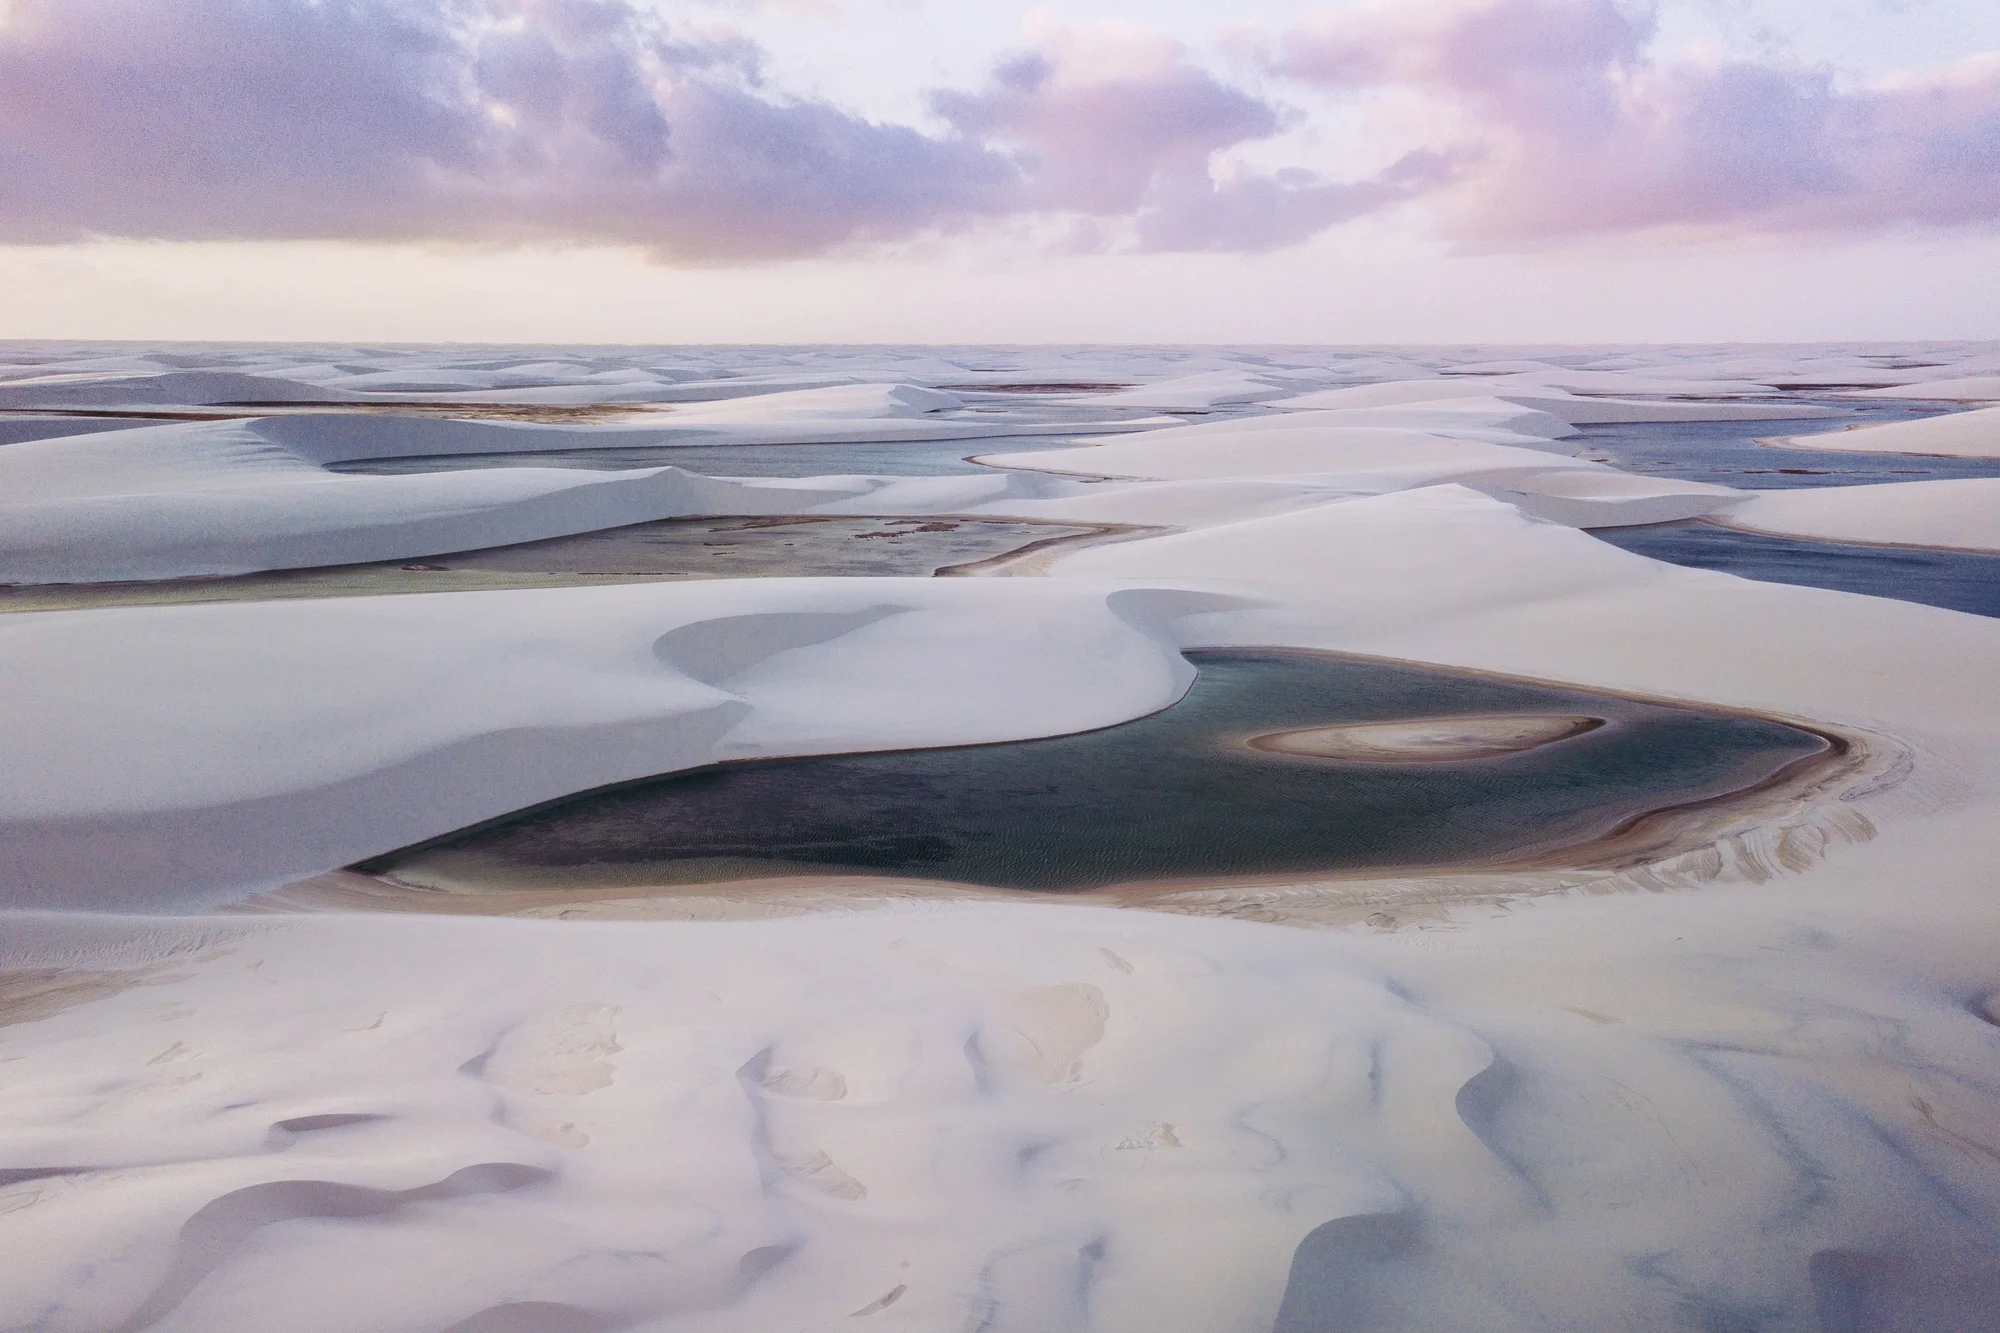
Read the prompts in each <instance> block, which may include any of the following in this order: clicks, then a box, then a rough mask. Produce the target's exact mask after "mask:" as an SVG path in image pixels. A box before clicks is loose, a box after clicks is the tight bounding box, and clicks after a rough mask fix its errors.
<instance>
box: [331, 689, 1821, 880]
mask: <svg viewBox="0 0 2000 1333" xmlns="http://www.w3.org/2000/svg"><path fill="white" fill-rule="evenodd" d="M1189 658H1190V660H1191V661H1193V662H1194V663H1195V664H1196V665H1197V667H1198V668H1199V675H1198V678H1197V679H1196V681H1195V684H1194V686H1193V688H1192V689H1191V690H1190V691H1189V693H1188V695H1187V696H1186V697H1185V698H1184V699H1183V700H1182V701H1181V702H1180V703H1178V704H1175V705H1174V706H1173V707H1170V708H1168V709H1166V710H1164V711H1162V712H1159V713H1155V714H1153V715H1152V716H1150V717H1145V718H1141V719H1139V720H1137V721H1134V722H1129V723H1126V724H1124V725H1122V726H1116V727H1108V728H1105V729H1103V730H1101V731H1093V732H1087V733H1082V734H1079V735H1074V736H1062V737H1055V738H1051V739H1046V740H1035V741H1023V742H1017V743H1011V744H1001V745H983V746H966V747H957V748H949V749H935V750H903V751H892V752H885V753H877V754H857V755H836V756H829V757H820V758H807V759H793V760H772V761H759V762H752V763H737V764H725V765H719V766H716V767H711V768H706V769H701V770H697V771H693V772H688V773H680V774H675V775H672V776H669V777H663V778H659V779H654V780H649V781H645V782H639V783H631V784H626V785H623V786H619V787H614V788H608V789H604V790H600V791H595V792H589V793H585V794H583V795H580V796H576V797H572V798H569V799H567V800H563V801H559V802H555V803H553V804H550V805H545V806H541V807H538V808H536V809H533V810H529V811H525V812H522V813H520V814H517V815H513V816H510V817H507V818H505V819H501V820H496V821H493V822H490V823H487V824H483V825H480V826H478V827H476V828H472V829H468V830H465V831H463V832H460V833H456V834H453V835H450V836H448V837H445V838H441V839H438V840H436V841H433V842H430V843H427V844H424V845H422V846H419V847H415V848H411V849H408V850H405V851H402V852H397V853H393V854H391V855H388V856H384V857H381V858H378V859H376V860H374V861H371V862H368V863H365V864H364V865H362V866H360V867H357V868H358V869H360V870H362V871H364V872H367V873H372V874H378V875H383V876H385V877H387V878H390V879H392V880H395V881H397V882H400V883H405V884H412V885H418V886H426V887H434V888H447V889H463V890H483V889H507V888H518V889H542V890H546V889H560V888H579V889H582V888H598V887H604V886H611V885H648V884H660V885H666V884H688V883H701V882H713V881H724V880H732V879H746V878H758V877H764V876H772V875H800V874H814V875H826V874H863V875H890V876H906V877H918V878H924V879H938V880H949V881H955V882H960V883H969V884H982V885H993V886H1000V887H1009V888H1019V889H1042V890H1064V889H1086V888H1093V887H1098V886H1104V885H1111V884H1117V883H1123V882H1132V881H1144V880H1154V879H1168V878H1189V877H1203V876H1208V877H1227V876H1246V875H1263V874H1278V873H1315V872H1341V871H1358V870H1365V869H1372V868H1377V867H1384V868H1386V867H1396V866H1404V867H1408V866H1431V865H1448V864H1452V865H1457V864H1495V863H1502V862H1506V861H1508V860H1510V859H1518V858H1521V857H1525V856H1529V855H1532V854H1535V853H1539V852H1544V851H1548V850H1550V849H1553V848H1558V847H1563V846H1568V845H1572V844H1576V843H1581V842H1586V841H1588V840H1591V839H1595V838H1598V837H1601V836H1603V835H1606V834H1608V833H1611V832H1613V831H1614V830H1617V829H1619V828H1620V827H1621V826H1623V825H1626V824H1628V823H1629V822H1631V821H1633V820H1634V819H1636V818H1637V817H1639V816H1642V815H1644V814H1646V813H1648V812H1653V811H1659V810H1663V809H1668V808H1672V807H1676V806H1681V805H1685V804H1689V803H1694V802H1701V801H1707V800H1710V799H1713V798H1716V797H1718V796H1722V795H1725V794H1727V793H1731V792H1737V791H1741V790H1744V789H1746V788H1751V787H1754V786H1756V785H1758V784H1760V783H1763V782H1765V781H1766V780H1768V779H1770V778H1772V777H1773V775H1775V774H1777V773H1779V772H1780V771H1781V770H1784V769H1786V768H1788V766H1790V765H1794V764H1797V763H1800V762H1802V761H1807V760H1810V759H1811V758H1812V757H1813V756H1817V755H1823V754H1827V753H1829V752H1830V749H1831V747H1830V744H1829V741H1828V740H1827V739H1826V738H1825V737H1822V736H1820V735H1818V734H1815V733H1812V732H1808V731H1804V730H1800V729H1798V728H1794V727H1790V726H1785V725H1782V724H1780V723H1777V722H1773V721H1769V720H1765V719H1761V718H1752V717H1742V716H1735V715H1731V714H1726V713H1720V712H1709V711H1702V710H1696V709H1690V708H1680V707H1673V706H1669V705H1664V704H1657V703H1650V702H1643V701H1638V700H1632V699H1624V698H1618V697H1613V696H1607V695H1602V694H1595V693H1587V692H1583V691H1577V690H1567V689H1560V688H1556V687H1552V686H1544V685H1538V684H1532V683H1527V682H1521V681H1512V680H1500V679H1492V678H1486V677H1480V676H1473V675H1467V674H1462V673H1457V672H1451V671H1444V670H1439V669H1434V668H1427V667H1418V666H1412V665H1408V664H1403V663H1390V662H1381V661H1373V660H1365V659H1353V658H1342V657H1336V656H1331V655H1325V654H1314V653H1296V652H1278V651H1263V650H1259V651H1243V650H1234V651H1227V652H1201V653H1191V654H1189ZM1529 717H1542V718H1548V719H1552V720H1555V721H1557V722H1558V723H1561V721H1562V720H1563V719H1568V720H1570V721H1571V722H1572V723H1574V724H1575V725H1570V726H1561V725H1559V726H1558V727H1557V728H1556V730H1557V732H1558V733H1559V734H1560V736H1561V738H1560V739H1555V740H1553V741H1552V742H1550V743H1546V744H1540V745H1537V746H1534V747H1533V748H1526V749H1521V750H1517V751H1515V752H1512V753H1506V754H1498V755H1493V756H1491V757H1484V758H1444V759H1438V758H1435V757H1434V756H1433V757H1429V758H1426V759H1424V760H1423V761H1418V762H1412V761H1409V760H1408V759H1407V757H1406V758H1405V759H1402V760H1394V761H1391V760H1382V759H1373V760H1371V759H1354V758H1325V757H1320V756H1318V755H1309V754H1299V753H1281V752H1274V751H1272V750H1268V749H1259V748H1257V747H1256V746H1253V745H1252V744H1250V743H1249V742H1250V741H1251V740H1252V739H1253V738H1258V737H1269V736H1271V735H1272V734H1273V733H1287V732H1293V731H1296V730H1297V729H1304V728H1314V729H1317V728H1346V729H1350V730H1353V729H1356V728H1357V727H1358V728H1359V730H1360V731H1361V732H1364V733H1365V732H1366V731H1367V730H1368V728H1366V727H1365V726H1360V724H1371V723H1387V722H1393V721H1404V720H1427V721H1428V722H1430V723H1432V724H1437V723H1439V722H1440V720H1442V719H1464V718H1480V719H1487V720H1492V719H1496V718H1497V719H1504V720H1508V721H1512V722H1514V723H1516V724H1520V723H1522V721H1523V719H1524V718H1529ZM1593 719H1594V720H1600V721H1599V722H1598V723H1597V724H1596V725H1594V726H1593V725H1591V722H1590V721H1589V720H1593ZM1444 729H1446V730H1448V729H1449V728H1444ZM1377 730H1380V729H1379V728H1377Z"/></svg>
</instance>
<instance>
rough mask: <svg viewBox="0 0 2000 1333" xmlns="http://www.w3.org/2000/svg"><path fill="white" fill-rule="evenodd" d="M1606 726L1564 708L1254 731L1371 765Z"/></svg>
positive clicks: (1506, 750)
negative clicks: (1559, 710) (1564, 711)
mask: <svg viewBox="0 0 2000 1333" xmlns="http://www.w3.org/2000/svg"><path fill="white" fill-rule="evenodd" d="M1603 725H1604V719H1603V718H1601V717H1585V716H1581V715H1577V714H1563V713H1553V714H1552V713H1506V714H1493V715H1488V716H1476V717H1424V718H1412V719H1410V720H1408V721H1400V722H1357V723H1345V724H1342V725H1340V726H1333V727H1299V728H1297V729H1295V730H1291V731H1272V732H1266V733H1265V734H1264V735H1261V736H1252V737H1251V738H1250V740H1249V744H1250V746H1251V748H1252V749H1257V750H1268V751H1271V752H1272V753H1275V754H1299V755H1310V756H1312V757H1313V758H1315V759H1351V760H1356V761H1359V762H1362V763H1370V764H1437V763H1445V762H1448V761H1451V760H1462V759H1491V758H1495V757H1496V756H1499V755H1503V754H1518V753H1520V752H1521V751H1523V750H1532V749H1535V748H1536V747H1537V746H1542V745H1549V744H1552V743H1554V742H1556V741H1561V740H1568V739H1569V738H1570V737H1571V736H1581V735H1582V734H1583V733H1584V732H1586V731H1595V730H1596V729H1597V728H1599V727H1601V726H1603Z"/></svg>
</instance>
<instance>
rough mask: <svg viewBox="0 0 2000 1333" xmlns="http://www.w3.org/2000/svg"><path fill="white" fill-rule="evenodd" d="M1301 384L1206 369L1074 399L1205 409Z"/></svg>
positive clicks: (1097, 403)
mask: <svg viewBox="0 0 2000 1333" xmlns="http://www.w3.org/2000/svg"><path fill="white" fill-rule="evenodd" d="M1305 382H1310V380H1307V381H1305ZM1321 382H1322V383H1323V382H1324V380H1321ZM1300 383H1301V379H1300V377H1297V376H1285V375H1278V374H1272V373H1268V372H1266V373H1257V372H1254V371H1246V370H1209V371H1203V372H1201V373H1199V374H1194V375H1183V376H1180V377H1179V378H1176V379H1170V380H1156V381H1154V382H1153V383H1151V384H1142V385H1139V386H1137V387H1135V388H1131V389H1120V390H1117V391H1114V392H1111V393H1099V394H1091V395H1088V396H1086V397H1083V398H1081V399H1078V400H1077V401H1079V402H1084V403H1089V404H1092V405H1094V406H1098V407H1144V408H1151V409H1153V410H1155V411H1169V412H1172V411H1181V412H1187V411H1206V410H1207V409H1209V408H1215V407H1225V406H1229V405H1232V404H1242V403H1261V402H1264V401H1266V400H1267V399H1272V398H1282V397H1284V396H1285V395H1287V394H1291V393H1295V392H1297V389H1298V386H1299V384H1300Z"/></svg>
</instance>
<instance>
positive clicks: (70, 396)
mask: <svg viewBox="0 0 2000 1333" xmlns="http://www.w3.org/2000/svg"><path fill="white" fill-rule="evenodd" d="M353 399H354V396H353V395H351V394H348V393H345V392H343V391H341V390H338V389H328V388H322V387H320V386H317V385H308V384H301V383H299V382H298V381H297V380H289V379H277V378H273V377H271V376H266V375H242V374H238V373H236V372H234V371H225V370H174V371H168V372H166V373H164V374H159V375H121V376H108V377H70V376H63V377H52V378H48V379H41V380H14V381H11V382H8V383H4V384H0V408H37V407H42V408H93V407H95V408H118V407H123V408H145V407H200V406H208V405H213V404H224V403H299V402H341V401H353Z"/></svg>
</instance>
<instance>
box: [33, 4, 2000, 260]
mask: <svg viewBox="0 0 2000 1333" xmlns="http://www.w3.org/2000/svg"><path fill="white" fill-rule="evenodd" d="M1652 36H1653V30H1652V25H1651V22H1650V19H1649V18H1648V17H1647V16H1646V15H1645V14H1644V13H1639V12H1635V11H1631V10H1628V9H1626V8H1623V7H1621V6H1620V5H1619V4H1618V3H1615V2H1614V0H1490V2H1487V3H1478V2H1477V0H1474V3H1472V4H1471V5H1470V7H1459V8H1456V9H1450V10H1445V11H1442V12H1441V11H1440V10H1439V9H1438V8H1437V7H1433V6H1419V7H1411V6H1401V7H1397V8H1395V9H1390V10H1384V11H1381V12H1379V13H1378V14H1376V15H1375V16H1374V17H1369V16H1368V15H1365V14H1364V15H1360V16H1357V15H1356V14H1355V13H1354V11H1351V10H1349V11H1343V12H1341V13H1340V14H1337V15H1335V16H1333V17H1331V18H1329V19H1327V20H1326V21H1324V22H1321V23H1317V24H1309V25H1304V26H1301V27H1299V28H1297V29H1295V30H1294V31H1292V32H1290V33H1288V34H1286V35H1285V36H1284V37H1283V38H1282V40H1281V41H1280V42H1279V44H1278V46H1277V47H1276V48H1275V53H1274V55H1273V56H1272V59H1271V61H1270V65H1271V69H1272V70H1273V71H1274V72H1276V73H1278V74H1281V75H1283V76H1286V77H1290V78H1293V79H1296V80H1299V81H1302V82H1304V83H1307V84H1311V85H1315V86H1317V87H1319V88H1321V89H1327V90H1332V91H1333V92H1335V93H1336V94H1342V93H1346V92H1350V91H1354V90H1364V89H1373V88H1382V87H1390V86H1399V87H1404V88H1411V89H1417V90H1419V91H1420V93H1421V94H1422V95H1423V96H1424V97H1426V98H1428V99H1430V101H1431V103H1432V104H1437V103H1442V104H1443V105H1445V106H1447V107H1449V108H1451V109H1452V112H1453V115H1452V117H1451V118H1452V120H1453V122H1454V123H1455V124H1456V125H1457V126H1458V127H1459V128H1458V129H1457V130H1456V131H1454V132H1451V133H1445V134H1438V133H1435V132H1432V131H1431V130H1430V129H1425V130H1423V131H1422V132H1416V131H1413V132H1411V133H1410V135H1409V137H1408V141H1407V142H1406V143H1405V144H1404V147H1405V148H1406V149H1407V151H1406V152H1404V153H1403V155H1402V156H1401V157H1400V158H1399V159H1398V160H1397V161H1396V162H1395V163H1394V165H1392V166H1391V167H1389V168H1388V169H1386V170H1384V171H1382V172H1379V173H1377V174H1375V175H1373V176H1370V177H1366V178H1364V179H1359V180H1339V179H1330V178H1328V177H1326V176H1324V175H1322V174H1319V173H1317V172H1315V171H1310V170H1306V169H1304V168H1299V167H1294V168H1286V169H1279V170H1264V169H1253V168H1251V167H1249V166H1247V165H1245V164H1244V162H1243V161H1242V160H1241V159H1240V158H1239V157H1238V156H1237V155H1236V152H1235V150H1237V149H1238V148H1240V147H1241V146H1242V145H1245V144H1249V143H1254V142H1256V141H1259V140H1264V139H1268V138H1270V137H1272V136H1274V135H1277V134H1279V133H1281V132H1283V131H1284V130H1285V129H1286V128H1287V127H1288V125H1289V124H1290V122H1291V116H1292V113H1290V112H1288V111H1287V110H1285V109H1284V108H1283V107H1281V106H1279V105H1277V104H1275V103H1273V102H1272V101H1270V100H1269V99H1268V98H1266V97H1263V96H1259V95H1256V94H1253V93H1251V92H1248V91H1245V90H1244V89H1242V88H1240V87H1236V86H1232V85H1231V84H1229V83H1226V82H1224V81H1222V80H1221V79H1219V78H1217V77H1216V76H1215V75H1214V74H1212V73H1211V72H1209V71H1208V70H1206V69H1203V68H1202V67H1201V66H1199V65H1197V64H1196V63H1194V62H1193V61H1192V60H1190V59H1189V57H1188V55H1187V53H1186V52H1185V51H1183V50H1182V49H1181V48H1180V47H1178V46H1177V45H1175V44H1173V43H1172V42H1169V41H1167V40H1166V39H1164V38H1161V37H1158V36H1155V35H1151V34H1148V33H1145V32H1142V31H1138V30H1135V29H1130V28H1117V27H1104V28H1095V29H1062V28H1053V29H1051V30H1050V31H1049V32H1048V33H1047V34H1045V35H1044V38H1043V40H1042V41H1041V42H1040V43H1039V45H1038V47H1037V49H1035V50H1034V51H1031V52H1029V53H1027V54H1025V55H1021V56H1017V57H1015V58H1013V59H1010V60H1007V61H1005V62H1003V63H1001V64H1000V65H999V66H998V67H997V68H996V69H995V70H994V72H993V74H992V75H991V77H990V78H989V79H988V80H987V81H986V82H985V83H984V84H983V85H981V86H979V87H977V88H972V89H957V90H946V91H939V92H936V93H934V94H932V99H931V108H932V110H933V112H934V113H935V114H936V116H937V118H938V122H939V124H940V126H941V128H940V129H939V130H937V131H936V132H925V131H922V130H919V129H917V128H913V127H911V126H906V125H895V124H882V123H878V122H874V121H870V120H867V119H865V118H863V117H860V116H857V115H855V114H853V113H851V112H849V111H846V110H843V109H842V108H840V107H838V106H835V105H833V104H831V103H829V102H826V101H824V100H818V99H813V98H798V97H789V96H786V95H784V94H783V92H782V91H780V90H777V89H775V88H773V87H772V86H771V85H770V83H769V81H768V80H767V79H766V77H765V75H764V73H763V70H762V67H761V53H760V52H759V51H758V50H757V49H756V48H755V47H754V46H752V45H750V44H749V43H748V42H746V41H744V40H743V39H741V38H733V37H728V36H716V35H713V34H712V33H710V32H708V31H706V30H703V31H700V32H690V31H686V30H682V29H680V28H677V27H675V26H673V25H672V24H670V23H668V22H667V21H665V20H664V19H662V18H660V17H659V16H658V15H656V14H653V13H651V12H650V11H645V10H641V9H640V8H638V7H637V6H636V5H635V4H633V3H631V0H170V2H169V0H136V2H135V0H14V3H13V5H12V8H11V18H10V19H9V20H8V21H7V22H6V23H4V24H0V242H6V241H12V242H61V241H70V240H76V239H82V238H87V237H92V236H118V237H148V238H160V239H170V240H230V239H313V238H336V239H357V240H446V241H468V242H500V243H510V242H522V241H535V240H550V241H578V242H587V243H620V244H634V245H639V246H643V247H646V248H647V249H649V250H651V251H652V252H654V253H655V254H658V255H660V256H662V257H666V258H671V259H676V260H681V261H693V262H737V261H752V260H762V259H775V258H786V257H794V256H804V255H814V254H822V253H826V252H829V251H834V250H839V249H842V248H844V247H854V246H866V245H871V244H879V243H884V242H893V241H896V240H899V239H904V238H909V237H913V236H919V235H923V234H928V233H939V232H951V231H957V230H963V229H967V228H971V227H976V226H979V225H982V224H986V223H991V222H995V221H1006V220H1010V219H1019V218H1043V219H1047V218H1054V219H1057V220H1058V221H1061V220H1064V219H1067V220H1069V221H1070V222H1072V223H1073V224H1074V225H1071V226H1069V227H1067V229H1066V231H1067V234H1068V235H1069V236H1071V237H1072V238H1075V240H1076V242H1077V243H1083V244H1088V245H1091V246H1093V247H1097V248H1107V247H1118V248H1139V249H1147V250H1242V251H1253V250H1264V249H1270V248H1275V247H1279V246H1283V245H1288V244H1292V243H1295V242H1297V241H1300V240H1302V239H1304V238H1306V237H1309V236H1312V235H1314V234H1316V233H1318V232H1320V231H1322V230H1324V229H1326V228H1327V227H1330V226H1333V225H1336V224H1338V223H1340V222H1342V221H1345V220H1347V219H1350V218H1354V217H1358V216H1362V215H1365V214H1369V213H1373V212H1376V211H1379V210H1381V209H1384V208H1387V207H1390V206H1392V205H1395V204H1397V203H1399V202H1402V201H1405V200H1410V199H1416V198H1423V197H1431V198H1434V199H1436V200H1437V201H1439V203H1440V206H1441V207H1442V208H1443V209H1444V211H1445V216H1446V219H1447V224H1448V225H1449V226H1451V227H1454V228H1455V229H1456V230H1457V231H1458V232H1459V234H1461V235H1464V236H1467V237H1470V238H1473V239H1475V240H1478V241H1480V242H1482V243H1486V244H1496V245H1506V244H1537V243H1541V242H1543V241H1545V240H1547V239H1549V238H1554V237H1561V236H1565V235H1573V234H1578V233H1589V232H1604V231H1617V230H1628V229H1634V228H1644V227H1652V226H1659V225H1666V224H1690V225H1697V226H1717V227H1730V228H1735V229H1739V230H1740V229H1745V228H1767V229H1781V228H1793V229H1797V228H1816V227H1817V228H1827V227H1842V226H1850V227H1868V226H1880V225H1885V224H1897V223H1910V222H1915V223H1945V224H1950V223H1959V222H1964V221H1968V220H1972V219H1978V218H1987V217H1990V216H1991V215H1992V212H1993V203H1994V183H1995V180H1996V178H2000V56H1989V57H1984V58H1981V59H1975V60H1972V61H1968V62H1965V63H1964V64H1962V65H1960V66H1958V67H1956V68H1954V69H1951V70H1946V71H1937V72H1933V73H1931V74H1929V75H1926V76H1924V77H1923V78H1919V79H1912V80H1908V81H1905V82H1903V83H1901V84H1896V85H1885V86H1880V87H1872V88H1867V89H1860V90H1844V89H1841V88H1839V87H1837V86H1836V85H1834V84H1833V83H1832V82H1831V81H1830V79H1829V78H1828V77H1827V76H1826V75H1825V74H1824V73H1819V72H1814V71H1810V70H1795V69H1781V68H1775V67H1770V66H1764V65H1753V64H1743V63H1737V64H1724V65H1716V66H1702V65H1694V64H1689V63H1673V62H1665V61H1660V60H1657V59H1655V58H1653V57H1651V56H1650V55H1649V54H1648V48H1649V45H1650V43H1651V40H1652ZM1392 142H1393V141H1392ZM1057 230H1058V231H1062V230H1065V229H1064V228H1060V227H1059V228H1057Z"/></svg>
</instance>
